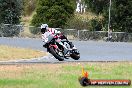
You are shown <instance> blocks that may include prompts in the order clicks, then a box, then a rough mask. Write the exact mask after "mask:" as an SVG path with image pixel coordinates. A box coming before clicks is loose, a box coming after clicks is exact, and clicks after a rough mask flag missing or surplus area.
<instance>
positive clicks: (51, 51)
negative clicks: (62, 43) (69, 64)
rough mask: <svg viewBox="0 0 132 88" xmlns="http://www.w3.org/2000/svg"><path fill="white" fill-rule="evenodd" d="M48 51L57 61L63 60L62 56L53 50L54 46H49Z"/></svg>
mask: <svg viewBox="0 0 132 88" xmlns="http://www.w3.org/2000/svg"><path fill="white" fill-rule="evenodd" d="M50 53H51V54H52V55H53V56H54V57H55V58H56V59H58V60H59V61H63V60H64V57H61V56H59V55H58V54H57V52H56V51H55V49H54V47H50Z"/></svg>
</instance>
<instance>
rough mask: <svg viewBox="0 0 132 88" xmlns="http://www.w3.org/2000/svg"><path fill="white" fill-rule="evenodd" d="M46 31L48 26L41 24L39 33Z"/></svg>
mask: <svg viewBox="0 0 132 88" xmlns="http://www.w3.org/2000/svg"><path fill="white" fill-rule="evenodd" d="M47 29H48V25H47V24H42V25H41V32H42V33H45V31H46V30H47Z"/></svg>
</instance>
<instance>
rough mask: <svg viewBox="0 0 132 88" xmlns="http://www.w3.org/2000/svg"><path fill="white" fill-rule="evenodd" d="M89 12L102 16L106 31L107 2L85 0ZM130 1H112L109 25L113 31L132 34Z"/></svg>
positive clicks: (102, 0)
mask: <svg viewBox="0 0 132 88" xmlns="http://www.w3.org/2000/svg"><path fill="white" fill-rule="evenodd" d="M85 3H86V4H87V7H88V9H89V10H90V11H92V12H94V13H96V14H97V15H99V14H102V15H103V17H104V20H103V23H104V25H105V27H106V29H107V25H108V16H109V14H108V8H109V0H85ZM131 9H132V1H131V0H112V6H111V19H110V20H111V21H110V25H111V27H112V29H114V31H122V32H132V10H131Z"/></svg>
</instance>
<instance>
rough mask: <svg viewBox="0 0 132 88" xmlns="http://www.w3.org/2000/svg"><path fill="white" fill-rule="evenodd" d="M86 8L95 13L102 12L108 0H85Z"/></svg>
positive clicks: (106, 6)
mask: <svg viewBox="0 0 132 88" xmlns="http://www.w3.org/2000/svg"><path fill="white" fill-rule="evenodd" d="M85 3H86V4H87V9H88V10H90V11H91V12H94V13H96V14H102V13H103V11H104V9H107V8H108V4H109V0H85Z"/></svg>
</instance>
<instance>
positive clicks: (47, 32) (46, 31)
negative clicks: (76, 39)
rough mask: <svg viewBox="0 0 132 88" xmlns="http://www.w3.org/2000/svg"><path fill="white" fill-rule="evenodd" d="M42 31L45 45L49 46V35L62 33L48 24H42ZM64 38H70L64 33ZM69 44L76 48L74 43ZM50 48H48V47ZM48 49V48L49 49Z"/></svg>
mask: <svg viewBox="0 0 132 88" xmlns="http://www.w3.org/2000/svg"><path fill="white" fill-rule="evenodd" d="M41 33H42V35H41V36H42V40H43V42H44V45H43V47H45V48H47V47H48V46H49V43H48V40H49V38H48V37H49V36H51V35H54V34H61V32H60V31H57V30H56V29H54V28H49V27H48V25H47V24H42V25H41ZM62 38H63V39H66V40H68V39H67V38H66V37H65V36H64V35H63V37H62ZM68 44H69V45H70V48H71V49H76V48H75V47H74V45H73V44H72V42H68ZM47 49H48V48H47ZM47 51H48V50H47Z"/></svg>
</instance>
